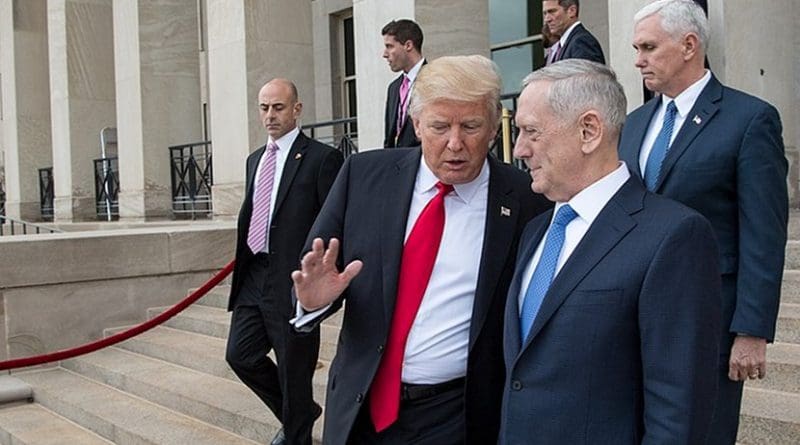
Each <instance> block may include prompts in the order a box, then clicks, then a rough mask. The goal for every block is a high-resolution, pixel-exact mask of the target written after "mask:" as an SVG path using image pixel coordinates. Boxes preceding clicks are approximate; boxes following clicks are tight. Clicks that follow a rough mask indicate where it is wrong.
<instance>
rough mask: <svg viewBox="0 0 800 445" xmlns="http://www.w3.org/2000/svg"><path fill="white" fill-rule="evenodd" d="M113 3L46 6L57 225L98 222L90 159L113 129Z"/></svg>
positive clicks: (72, 0)
mask: <svg viewBox="0 0 800 445" xmlns="http://www.w3.org/2000/svg"><path fill="white" fill-rule="evenodd" d="M111 1H112V0H64V1H50V2H48V3H47V7H48V29H49V41H50V51H49V54H50V91H51V96H50V109H51V112H52V129H53V133H52V134H53V161H54V163H53V164H54V165H53V177H54V179H55V195H56V196H55V200H54V213H55V219H56V221H67V222H70V221H73V220H75V221H81V220H93V219H95V218H96V210H95V190H94V188H95V184H94V163H93V160H94V159H97V158H100V131H101V130H102V129H103V128H104V127H115V126H116V117H115V113H116V110H115V103H114V51H113V46H112V42H113V38H114V35H113V30H112V20H113V19H112V12H111Z"/></svg>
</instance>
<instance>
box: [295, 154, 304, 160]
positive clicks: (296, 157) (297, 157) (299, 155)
mask: <svg viewBox="0 0 800 445" xmlns="http://www.w3.org/2000/svg"><path fill="white" fill-rule="evenodd" d="M302 157H303V153H296V154H295V155H294V158H295V159H300V158H302Z"/></svg>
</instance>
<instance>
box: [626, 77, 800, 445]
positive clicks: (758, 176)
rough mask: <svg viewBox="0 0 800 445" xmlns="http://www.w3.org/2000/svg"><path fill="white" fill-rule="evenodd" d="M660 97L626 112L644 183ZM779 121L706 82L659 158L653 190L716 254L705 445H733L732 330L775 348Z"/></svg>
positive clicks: (783, 166) (782, 220) (749, 100)
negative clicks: (698, 225)
mask: <svg viewBox="0 0 800 445" xmlns="http://www.w3.org/2000/svg"><path fill="white" fill-rule="evenodd" d="M660 100H661V99H660V98H656V99H653V100H651V101H650V102H648V103H646V104H644V105H642V106H641V107H639V108H638V109H636V110H634V111H633V112H632V113H631V114H630V115H628V118H627V121H626V122H625V126H624V128H623V131H622V136H621V140H620V144H619V147H620V157H621V158H622V159H623V160H624V161H625V162H626V163H627V164H628V167H629V168H630V169H631V170H632V171H633V172H635V174H636V175H638V176H639V177H641V171H640V169H639V153H640V150H641V147H642V142H643V140H644V138H645V135H646V133H647V128H648V126H649V125H650V120H651V118H652V116H653V114H654V113H655V112H656V111H657V109H658V107H659V105H660ZM787 169H788V166H787V161H786V158H785V157H784V148H783V140H782V138H781V121H780V116H779V115H778V112H777V110H776V109H775V108H774V107H773V106H772V105H770V104H768V103H766V102H764V101H762V100H760V99H758V98H756V97H753V96H750V95H748V94H745V93H743V92H741V91H737V90H735V89H732V88H728V87H725V86H723V85H722V84H721V83H720V82H719V81H718V80H717V78H716V77H714V76H713V75H712V77H711V80H710V81H709V83H708V84H707V85H706V87H705V88H704V89H703V91H702V92H701V93H700V96H699V97H698V99H697V101H696V102H695V105H694V107H693V108H692V110H691V111H690V113H689V114H688V115H687V117H686V121H685V122H684V123H683V126H682V127H681V129H680V132H679V133H678V134H677V136H676V137H675V139H674V141H673V143H672V145H671V147H670V149H669V152H668V153H667V155H666V157H665V158H664V163H663V165H662V169H661V175H660V177H659V179H658V182H657V183H656V188H655V192H656V193H659V194H663V195H664V196H667V197H670V198H672V199H675V200H677V201H680V202H682V203H683V204H686V205H687V206H689V207H691V208H693V209H695V210H697V211H698V212H700V213H701V214H702V215H703V216H705V217H706V218H708V220H709V221H710V222H711V225H712V227H713V228H714V233H715V235H716V238H717V242H718V243H719V248H720V258H719V264H720V274H721V276H722V327H721V329H722V332H721V343H720V358H719V385H720V393H719V401H718V404H717V405H718V406H717V415H716V416H715V421H714V423H715V424H714V430H713V431H712V433H711V436H710V438H711V441H710V442H709V443H719V444H732V443H734V442H735V440H736V431H737V428H738V422H739V405H740V402H741V395H742V384H741V383H737V382H732V381H730V380H729V379H728V377H727V376H728V361H729V358H730V357H729V353H730V350H731V345H732V343H733V339H734V337H735V335H736V333H742V334H749V335H754V336H757V337H761V338H765V339H767V341H772V340H773V338H774V336H775V322H776V319H777V315H778V305H779V300H780V291H781V280H782V277H783V262H784V248H785V246H786V226H787V218H788V192H787V187H786V174H787Z"/></svg>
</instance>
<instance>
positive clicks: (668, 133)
mask: <svg viewBox="0 0 800 445" xmlns="http://www.w3.org/2000/svg"><path fill="white" fill-rule="evenodd" d="M677 113H678V107H676V106H675V101H674V100H673V101H670V102H669V104H667V112H666V113H664V124H663V125H662V126H661V131H659V132H658V136H656V141H655V142H653V148H652V149H651V150H650V156H648V158H647V164H645V168H644V184H645V185H646V186H647V189H648V190H650V191H653V190H655V188H656V183H657V182H658V177H659V176H660V175H661V164H662V163H663V162H664V158H665V157H667V151H669V141H670V139H672V128H673V127H674V126H675V115H676V114H677Z"/></svg>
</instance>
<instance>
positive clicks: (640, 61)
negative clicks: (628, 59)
mask: <svg viewBox="0 0 800 445" xmlns="http://www.w3.org/2000/svg"><path fill="white" fill-rule="evenodd" d="M633 65H634V66H635V67H636V68H644V67H645V65H646V63H645V57H644V56H643V55H642V52H641V51H638V52H637V53H636V60H635V61H634V62H633Z"/></svg>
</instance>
